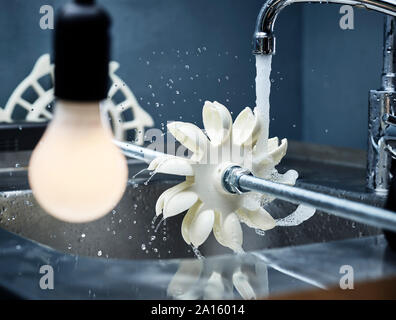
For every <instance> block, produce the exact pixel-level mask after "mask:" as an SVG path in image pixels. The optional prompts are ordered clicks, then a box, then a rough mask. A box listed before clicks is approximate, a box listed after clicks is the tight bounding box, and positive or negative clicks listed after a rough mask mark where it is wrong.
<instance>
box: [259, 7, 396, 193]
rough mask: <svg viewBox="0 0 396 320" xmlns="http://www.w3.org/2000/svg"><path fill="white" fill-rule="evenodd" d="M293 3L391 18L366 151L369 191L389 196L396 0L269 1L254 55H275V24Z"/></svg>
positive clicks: (395, 107)
mask: <svg viewBox="0 0 396 320" xmlns="http://www.w3.org/2000/svg"><path fill="white" fill-rule="evenodd" d="M292 3H336V4H344V5H352V6H356V7H360V8H365V9H367V10H374V11H378V12H381V13H384V14H386V15H388V16H387V17H386V20H385V28H384V63H383V72H382V86H381V88H380V89H379V90H371V91H370V99H369V125H368V128H369V129H368V150H367V188H368V189H369V190H370V191H374V192H375V193H377V194H379V195H386V194H387V191H388V188H389V183H390V178H391V177H390V164H391V158H392V157H393V158H396V79H395V77H396V74H395V63H396V58H395V54H396V48H395V46H396V42H395V36H396V33H395V18H394V17H396V0H327V1H326V0H325V1H323V0H268V1H267V2H265V3H264V5H263V7H262V8H261V10H260V13H259V15H258V17H257V22H256V28H255V31H254V35H253V54H255V55H267V54H274V53H275V44H276V43H275V36H274V34H273V32H274V24H275V21H276V18H277V17H278V14H279V13H280V12H281V11H282V9H283V8H285V7H287V6H288V5H290V4H292Z"/></svg>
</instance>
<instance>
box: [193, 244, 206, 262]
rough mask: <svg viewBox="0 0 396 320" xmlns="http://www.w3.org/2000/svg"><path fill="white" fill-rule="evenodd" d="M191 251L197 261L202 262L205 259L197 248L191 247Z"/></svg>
mask: <svg viewBox="0 0 396 320" xmlns="http://www.w3.org/2000/svg"><path fill="white" fill-rule="evenodd" d="M191 249H192V250H193V252H194V254H195V257H196V258H197V259H199V260H203V259H205V257H204V256H203V255H202V253H201V252H200V251H199V250H198V248H197V247H194V246H193V245H191Z"/></svg>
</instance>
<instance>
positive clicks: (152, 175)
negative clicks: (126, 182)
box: [143, 171, 156, 186]
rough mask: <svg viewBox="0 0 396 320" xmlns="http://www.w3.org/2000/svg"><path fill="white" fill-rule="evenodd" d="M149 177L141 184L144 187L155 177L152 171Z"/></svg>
mask: <svg viewBox="0 0 396 320" xmlns="http://www.w3.org/2000/svg"><path fill="white" fill-rule="evenodd" d="M149 175H150V177H149V178H148V179H147V180H146V181H145V182H144V183H143V184H144V185H145V186H147V185H148V183H149V182H150V180H151V179H152V178H153V177H154V176H155V175H156V172H155V171H152V172H150V173H149Z"/></svg>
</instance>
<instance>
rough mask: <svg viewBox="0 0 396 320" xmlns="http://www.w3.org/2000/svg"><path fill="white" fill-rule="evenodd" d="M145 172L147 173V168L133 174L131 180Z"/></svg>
mask: <svg viewBox="0 0 396 320" xmlns="http://www.w3.org/2000/svg"><path fill="white" fill-rule="evenodd" d="M145 171H148V169H147V168H144V169H142V170H140V171H139V172H138V173H136V174H134V175H133V176H132V179H135V178H136V177H137V176H138V175H140V174H142V173H143V172H145Z"/></svg>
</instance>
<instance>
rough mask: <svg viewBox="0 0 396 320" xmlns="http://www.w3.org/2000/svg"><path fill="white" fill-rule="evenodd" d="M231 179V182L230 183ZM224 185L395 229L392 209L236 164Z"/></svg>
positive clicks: (226, 174) (395, 215)
mask: <svg viewBox="0 0 396 320" xmlns="http://www.w3.org/2000/svg"><path fill="white" fill-rule="evenodd" d="M230 182H231V184H232V186H230ZM227 184H228V188H227ZM223 185H224V186H225V188H226V189H227V190H230V189H233V190H239V191H242V192H247V191H256V192H260V193H266V194H269V195H272V196H274V197H276V198H278V199H281V200H285V201H289V202H293V203H296V204H300V203H302V204H305V205H309V206H312V207H315V208H316V209H318V210H322V211H325V212H327V213H330V214H333V215H335V216H338V217H341V218H345V219H349V220H353V221H356V222H360V223H363V224H367V225H370V226H373V227H377V228H381V229H385V230H390V231H396V213H395V212H392V211H388V210H385V209H381V208H377V207H373V206H370V205H367V204H362V203H359V202H355V201H350V200H345V199H340V198H336V197H333V196H329V195H325V194H322V193H318V192H313V191H309V190H305V189H301V188H297V187H292V186H288V185H283V184H279V183H275V182H272V181H268V180H264V179H260V178H257V177H254V176H252V175H249V174H246V173H243V172H241V170H240V168H238V167H232V168H230V169H228V172H226V173H225V174H224V179H223ZM230 187H231V188H230Z"/></svg>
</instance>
